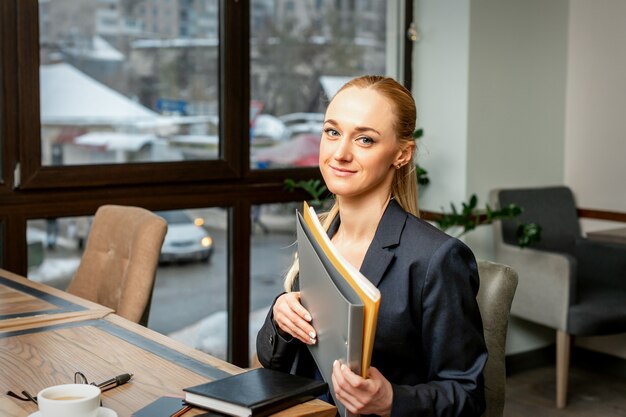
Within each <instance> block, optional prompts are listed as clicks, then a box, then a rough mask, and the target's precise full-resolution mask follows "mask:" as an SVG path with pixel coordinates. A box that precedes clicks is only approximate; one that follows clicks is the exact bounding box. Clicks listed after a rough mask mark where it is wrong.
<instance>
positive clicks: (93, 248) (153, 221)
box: [67, 205, 167, 325]
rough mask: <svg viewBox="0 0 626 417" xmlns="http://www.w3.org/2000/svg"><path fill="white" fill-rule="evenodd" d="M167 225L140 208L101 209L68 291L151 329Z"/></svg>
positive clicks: (112, 206)
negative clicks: (159, 262) (149, 325)
mask: <svg viewBox="0 0 626 417" xmlns="http://www.w3.org/2000/svg"><path fill="white" fill-rule="evenodd" d="M166 231H167V223H166V222H165V220H163V219H162V218H161V217H159V216H157V215H155V214H153V213H152V212H150V211H148V210H145V209H143V208H139V207H128V206H115V205H105V206H101V207H100V208H99V209H98V211H97V212H96V215H95V217H94V220H93V225H92V228H91V232H90V233H89V238H88V240H87V246H86V248H85V252H84V253H83V256H82V259H81V262H80V265H79V267H78V270H77V271H76V275H75V276H74V278H73V280H72V282H71V283H70V285H69V287H68V289H67V291H68V292H70V293H72V294H75V295H78V296H80V297H83V298H86V299H88V300H91V301H93V302H96V303H99V304H102V305H104V306H107V307H109V308H112V309H114V310H115V311H116V313H117V314H119V315H120V316H122V317H124V318H126V319H128V320H131V321H134V322H136V323H141V324H144V325H145V324H147V322H148V312H149V305H150V299H151V297H152V289H153V286H154V278H155V275H156V268H157V266H158V261H159V254H160V252H161V245H162V244H163V239H164V238H165V233H166Z"/></svg>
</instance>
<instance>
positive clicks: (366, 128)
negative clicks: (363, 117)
mask: <svg viewBox="0 0 626 417" xmlns="http://www.w3.org/2000/svg"><path fill="white" fill-rule="evenodd" d="M326 123H328V124H331V125H333V126H338V125H339V123H337V122H336V121H335V120H333V119H327V120H324V124H326ZM354 130H356V131H357V132H367V131H370V132H374V133H376V134H377V135H379V136H382V135H381V133H380V132H379V131H378V130H376V129H374V128H373V127H368V126H357V127H355V128H354Z"/></svg>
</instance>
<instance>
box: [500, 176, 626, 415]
mask: <svg viewBox="0 0 626 417" xmlns="http://www.w3.org/2000/svg"><path fill="white" fill-rule="evenodd" d="M490 200H491V203H492V204H493V205H494V206H499V207H504V206H507V205H509V204H511V203H514V204H517V205H518V206H520V207H522V209H523V213H522V214H521V215H520V216H519V217H518V218H517V219H515V220H504V221H501V222H496V223H494V240H495V250H496V260H497V262H501V263H503V264H506V265H510V266H511V267H513V268H514V269H515V270H516V271H517V273H518V275H519V285H518V288H517V294H516V297H515V300H514V301H513V304H512V307H511V314H512V315H514V316H517V317H520V318H523V319H526V320H529V321H532V322H535V323H538V324H542V325H544V326H547V327H550V328H553V329H556V331H557V335H556V351H557V352H556V357H557V363H556V382H557V387H556V404H557V407H558V408H563V407H565V404H566V401H567V378H568V370H569V356H570V345H571V336H595V335H606V334H614V333H621V332H626V279H625V278H626V246H622V245H618V244H612V243H605V242H599V241H592V240H588V239H585V238H584V237H583V236H582V234H581V229H580V224H579V221H578V216H577V211H576V203H575V201H574V196H573V194H572V192H571V190H570V189H569V188H567V187H564V186H557V187H544V188H526V189H509V190H494V191H492V192H491V196H490ZM518 221H519V222H523V223H528V222H534V223H537V224H539V225H540V226H541V227H542V234H541V240H540V241H539V242H536V243H533V244H531V245H530V247H528V248H525V249H520V248H519V247H518V245H517V239H516V230H517V223H518Z"/></svg>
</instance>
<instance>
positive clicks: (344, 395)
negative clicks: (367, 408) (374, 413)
mask: <svg viewBox="0 0 626 417" xmlns="http://www.w3.org/2000/svg"><path fill="white" fill-rule="evenodd" d="M341 366H345V365H342V364H341V363H340V362H339V361H335V362H334V363H333V373H332V376H331V379H332V381H333V387H334V390H335V396H336V397H337V399H338V400H339V401H341V403H342V404H343V405H344V407H346V409H347V410H348V411H350V412H351V413H354V414H358V412H359V409H360V407H362V406H363V404H361V403H360V401H359V400H358V398H356V397H355V396H354V395H353V394H352V393H351V392H350V391H351V386H350V384H349V383H348V381H347V380H346V377H345V374H344V372H342V370H341Z"/></svg>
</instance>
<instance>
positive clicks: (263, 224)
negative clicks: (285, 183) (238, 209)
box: [250, 203, 301, 355]
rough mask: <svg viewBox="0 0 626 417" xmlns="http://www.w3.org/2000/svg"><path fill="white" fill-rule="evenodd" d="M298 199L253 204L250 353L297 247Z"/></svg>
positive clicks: (281, 287)
mask: <svg viewBox="0 0 626 417" xmlns="http://www.w3.org/2000/svg"><path fill="white" fill-rule="evenodd" d="M296 208H299V209H300V210H301V203H283V204H262V205H255V206H253V207H252V229H251V234H250V250H251V257H250V258H251V261H250V266H251V267H250V355H252V354H253V353H254V352H255V348H254V345H255V341H256V334H257V332H258V331H259V329H260V328H261V326H262V325H263V322H264V321H265V316H266V315H267V312H268V311H269V308H270V306H271V305H272V302H273V301H274V298H276V296H277V295H278V294H280V293H281V292H282V291H284V290H283V280H284V278H285V274H286V272H287V270H288V269H289V267H290V266H291V263H292V262H293V255H294V253H295V251H296V245H295V242H296V222H295V216H294V213H295V210H296Z"/></svg>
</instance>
